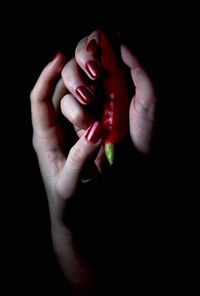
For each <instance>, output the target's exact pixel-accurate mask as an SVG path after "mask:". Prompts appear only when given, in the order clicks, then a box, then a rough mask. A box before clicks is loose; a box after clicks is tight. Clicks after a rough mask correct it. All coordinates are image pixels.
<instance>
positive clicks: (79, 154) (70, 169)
mask: <svg viewBox="0 0 200 296" xmlns="http://www.w3.org/2000/svg"><path fill="white" fill-rule="evenodd" d="M102 136H103V127H102V124H101V123H100V122H98V121H96V122H94V123H93V124H92V125H90V126H89V128H88V129H87V130H86V132H85V134H84V135H83V136H82V137H81V138H80V139H79V140H78V141H77V142H76V144H75V145H74V146H73V147H72V148H71V150H70V152H69V154H68V157H67V159H66V162H65V165H64V167H63V169H62V171H61V172H60V175H59V178H58V181H57V191H58V193H59V195H60V196H62V197H63V198H65V199H67V198H69V197H71V196H72V195H74V193H75V191H76V189H77V186H78V183H79V181H80V176H81V173H82V171H83V168H84V166H85V165H86V163H87V161H88V160H89V159H90V158H91V157H92V156H93V154H94V153H97V152H98V148H100V145H101V142H102Z"/></svg>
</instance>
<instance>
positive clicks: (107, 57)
mask: <svg viewBox="0 0 200 296" xmlns="http://www.w3.org/2000/svg"><path fill="white" fill-rule="evenodd" d="M98 32H99V40H100V47H101V64H102V67H103V69H104V71H105V79H104V81H103V88H104V93H105V94H106V99H105V105H104V109H103V117H102V122H103V126H104V129H105V137H104V142H103V145H104V150H105V154H106V157H107V159H108V162H109V164H110V165H112V164H113V161H114V155H115V151H114V150H115V149H114V147H115V145H116V144H118V143H120V142H121V141H122V140H123V139H124V137H125V136H126V134H127V130H128V118H129V100H128V89H127V83H126V79H125V75H124V72H123V69H122V67H121V65H120V63H119V60H118V59H117V56H116V53H115V51H114V49H113V47H112V45H111V43H110V41H109V39H108V37H107V35H105V33H104V32H102V30H99V31H98Z"/></svg>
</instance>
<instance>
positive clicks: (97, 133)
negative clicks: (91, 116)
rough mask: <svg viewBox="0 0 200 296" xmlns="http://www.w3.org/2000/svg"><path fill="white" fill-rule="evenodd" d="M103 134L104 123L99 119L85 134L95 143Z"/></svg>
mask: <svg viewBox="0 0 200 296" xmlns="http://www.w3.org/2000/svg"><path fill="white" fill-rule="evenodd" d="M102 136H103V127H102V124H101V123H100V122H98V121H96V122H94V123H93V124H92V125H91V126H90V127H89V128H88V129H87V132H86V134H85V138H86V139H87V140H88V141H89V142H92V143H93V144H95V143H96V142H98V141H99V140H100V138H101V137H102Z"/></svg>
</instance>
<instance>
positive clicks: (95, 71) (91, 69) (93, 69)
mask: <svg viewBox="0 0 200 296" xmlns="http://www.w3.org/2000/svg"><path fill="white" fill-rule="evenodd" d="M86 70H87V71H88V73H89V75H90V76H91V77H92V78H98V77H99V76H100V75H101V72H102V71H101V68H100V67H99V65H97V63H96V62H94V61H90V62H87V63H86Z"/></svg>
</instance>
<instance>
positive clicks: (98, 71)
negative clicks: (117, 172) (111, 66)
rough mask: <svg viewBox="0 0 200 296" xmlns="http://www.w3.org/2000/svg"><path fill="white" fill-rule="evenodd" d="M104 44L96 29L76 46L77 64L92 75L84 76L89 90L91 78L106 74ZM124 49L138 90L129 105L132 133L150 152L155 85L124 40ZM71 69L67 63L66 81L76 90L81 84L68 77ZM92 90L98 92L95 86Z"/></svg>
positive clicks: (138, 144)
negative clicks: (103, 62) (102, 60)
mask: <svg viewBox="0 0 200 296" xmlns="http://www.w3.org/2000/svg"><path fill="white" fill-rule="evenodd" d="M101 47H102V44H101V41H100V36H99V31H94V32H93V33H92V34H90V35H89V36H86V37H85V38H83V39H82V40H81V41H80V42H79V43H78V45H77V47H76V51H75V53H76V54H75V59H74V62H73V63H74V64H76V67H78V66H79V67H80V68H79V69H81V70H83V72H84V74H86V76H87V77H88V78H89V79H90V84H89V83H86V81H84V80H83V78H82V79H81V80H82V86H83V85H84V86H85V87H86V90H88V89H90V90H91V88H90V87H91V81H94V80H98V79H99V78H100V77H101V76H103V75H102V73H103V71H104V69H102V68H101V67H102V64H101V59H102V57H101V50H102V48H101ZM120 49H121V59H122V60H123V62H124V63H125V65H127V66H128V68H129V70H130V72H131V78H132V83H133V86H134V87H135V94H134V95H133V97H132V99H131V104H130V108H129V127H130V136H131V139H132V142H133V144H134V146H135V148H136V149H137V150H138V151H139V152H142V153H148V152H149V151H150V149H151V146H152V140H153V131H154V127H155V116H156V105H157V102H156V101H157V100H156V95H155V91H154V86H153V84H152V82H151V79H150V77H149V76H148V74H147V72H146V71H145V70H144V68H143V67H142V65H141V64H140V63H139V61H138V60H137V59H136V57H135V56H134V55H133V53H132V52H131V50H130V49H129V48H128V47H127V46H126V45H124V44H122V45H121V48H120ZM77 69H78V68H77ZM76 72H77V73H78V72H79V76H80V70H76ZM70 73H71V67H70V66H68V65H67V66H66V67H65V69H64V71H63V75H62V76H63V81H64V83H65V84H66V86H67V87H69V88H71V89H72V92H73V91H74V90H75V89H76V87H77V86H78V84H77V83H76V82H75V81H74V84H73V83H72V82H71V80H70V79H68V78H69V77H70ZM82 77H83V76H82ZM79 83H80V81H79ZM72 84H73V85H72ZM116 87H118V86H116ZM92 92H93V94H94V88H93V91H92ZM89 95H90V93H89ZM75 96H76V94H75ZM76 98H77V99H78V100H80V97H78V96H76ZM125 100H126V98H125ZM88 102H91V98H90V96H89V97H88ZM127 116H128V115H127Z"/></svg>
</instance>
